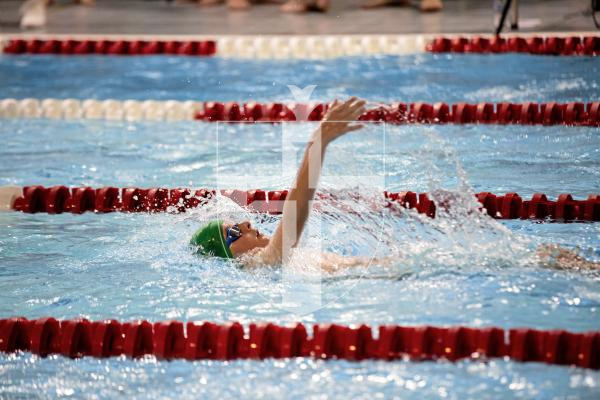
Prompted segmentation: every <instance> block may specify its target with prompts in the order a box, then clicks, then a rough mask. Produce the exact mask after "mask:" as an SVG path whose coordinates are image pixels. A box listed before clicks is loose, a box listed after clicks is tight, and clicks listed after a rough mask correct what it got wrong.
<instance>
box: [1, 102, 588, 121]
mask: <svg viewBox="0 0 600 400" xmlns="http://www.w3.org/2000/svg"><path fill="white" fill-rule="evenodd" d="M328 107H329V104H319V103H290V104H284V103H236V102H229V103H221V102H204V103H201V102H197V101H175V100H168V101H154V100H146V101H137V100H124V101H121V100H113V99H109V100H102V101H100V100H94V99H88V100H76V99H65V100H61V99H43V100H38V99H31V98H28V99H22V100H17V99H3V100H0V118H51V119H106V120H126V121H137V120H151V121H180V120H199V121H206V122H219V121H232V122H292V121H320V120H321V119H322V118H323V115H324V113H325V112H326V111H327V108H328ZM360 120H362V121H372V122H386V123H389V124H411V123H422V124H432V123H434V124H521V125H565V126H567V125H569V126H571V125H576V126H600V102H589V103H582V102H572V103H556V102H549V103H533V102H527V103H478V104H470V103H456V104H447V103H443V102H439V103H435V104H430V103H422V102H417V103H392V104H382V105H379V106H376V107H372V108H370V109H369V110H368V111H367V112H366V113H365V114H363V115H362V116H361V117H360Z"/></svg>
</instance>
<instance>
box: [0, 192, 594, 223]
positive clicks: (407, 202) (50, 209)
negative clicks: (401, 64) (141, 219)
mask: <svg viewBox="0 0 600 400" xmlns="http://www.w3.org/2000/svg"><path fill="white" fill-rule="evenodd" d="M215 194H216V192H215V190H210V189H197V190H196V189H186V188H179V189H168V188H150V189H142V188H133V187H129V188H116V187H102V188H97V189H94V188H91V187H74V188H71V189H69V188H68V187H66V186H53V187H48V188H46V187H44V186H39V185H38V186H25V187H23V188H20V187H14V186H13V187H11V186H8V187H0V203H4V204H5V206H4V208H5V209H12V210H15V211H21V212H24V213H38V212H46V213H49V214H60V213H63V212H70V213H74V214H81V213H84V212H88V211H89V212H96V213H107V212H116V211H120V212H152V213H156V212H173V213H179V212H185V211H186V210H188V209H193V208H196V207H200V206H202V205H204V204H206V203H207V202H209V201H210V200H211V199H213V198H214V197H215ZM221 195H223V196H225V197H228V198H230V199H231V200H233V201H234V202H235V203H236V204H238V205H240V206H242V207H245V208H246V209H247V210H249V211H252V212H258V213H270V214H280V213H281V212H282V210H283V203H284V201H285V199H286V197H287V195H288V191H287V190H272V191H264V190H260V189H254V190H238V189H235V190H221ZM383 195H384V198H385V199H386V204H387V206H388V207H394V206H399V207H403V208H407V209H415V210H417V212H419V213H421V214H425V215H427V216H429V217H432V218H434V217H435V215H436V211H437V209H438V207H442V208H443V207H448V206H447V205H445V204H443V202H440V204H436V203H435V202H434V201H433V200H432V199H431V198H430V196H429V195H428V194H427V193H415V192H398V193H389V192H384V193H383ZM343 196H346V197H347V195H343ZM317 197H318V198H319V199H321V200H325V201H330V202H331V203H332V204H335V203H336V202H337V200H339V199H340V197H338V195H337V194H336V193H317ZM475 197H476V198H477V200H478V201H479V202H480V203H481V206H482V210H484V211H485V212H486V213H487V214H488V215H489V216H491V217H492V218H497V219H519V218H520V219H548V220H553V221H564V222H567V221H600V195H599V194H590V195H589V196H588V198H587V199H585V200H576V199H574V198H573V196H572V195H570V194H568V193H564V194H561V195H559V196H558V198H557V199H556V200H555V201H553V200H549V199H548V196H546V195H545V194H543V193H536V194H534V195H533V196H532V198H531V199H530V200H524V199H523V198H522V197H521V196H519V195H518V194H517V193H514V192H511V193H506V194H505V195H495V194H493V193H489V192H481V193H477V194H475Z"/></svg>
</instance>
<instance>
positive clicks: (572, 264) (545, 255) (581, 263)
mask: <svg viewBox="0 0 600 400" xmlns="http://www.w3.org/2000/svg"><path fill="white" fill-rule="evenodd" d="M537 256H538V258H539V260H540V263H541V265H543V266H544V267H547V268H554V269H564V270H576V271H585V270H588V271H589V270H600V262H594V261H589V260H586V259H585V258H583V257H581V256H580V255H579V254H577V253H576V252H574V251H572V250H568V249H565V248H563V247H560V246H558V245H556V244H546V245H541V246H540V247H538V249H537Z"/></svg>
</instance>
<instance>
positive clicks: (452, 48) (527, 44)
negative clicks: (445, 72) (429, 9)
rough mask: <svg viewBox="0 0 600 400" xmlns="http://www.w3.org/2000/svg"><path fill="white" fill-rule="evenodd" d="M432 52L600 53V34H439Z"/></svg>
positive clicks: (590, 54)
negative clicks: (564, 35) (502, 35)
mask: <svg viewBox="0 0 600 400" xmlns="http://www.w3.org/2000/svg"><path fill="white" fill-rule="evenodd" d="M427 51H429V52H432V53H478V54H491V53H528V54H538V55H542V54H543V55H552V56H575V55H584V56H597V55H600V36H597V35H596V36H584V37H582V36H569V37H556V36H548V37H545V38H544V37H541V36H531V37H527V38H525V37H518V36H517V37H509V38H505V37H500V36H497V37H491V38H490V37H481V36H474V37H455V38H447V37H439V38H436V39H434V40H433V41H431V42H430V43H429V44H428V45H427Z"/></svg>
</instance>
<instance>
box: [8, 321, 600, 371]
mask: <svg viewBox="0 0 600 400" xmlns="http://www.w3.org/2000/svg"><path fill="white" fill-rule="evenodd" d="M377 331H378V335H377V338H375V337H374V336H373V329H372V328H371V327H370V326H368V325H364V324H363V325H359V326H356V327H348V326H342V325H337V324H317V325H314V326H313V332H312V335H309V334H308V332H307V329H306V327H305V326H304V325H302V324H300V323H298V324H295V325H293V326H279V325H275V324H272V323H253V324H250V326H249V327H248V329H245V328H244V327H243V326H242V325H241V324H239V323H236V322H232V323H225V324H216V323H212V322H188V323H187V324H184V323H183V322H180V321H172V320H170V321H162V322H156V323H151V322H148V321H145V320H137V321H131V322H125V323H121V322H119V321H116V320H105V321H94V322H91V321H88V320H87V319H83V318H79V319H74V320H63V321H58V320H56V319H54V318H39V319H36V320H27V319H25V318H22V317H17V318H9V319H3V320H0V351H2V352H5V353H12V352H15V351H18V350H21V351H28V352H31V353H33V354H37V355H40V356H42V357H46V356H48V355H51V354H61V355H63V356H65V357H71V358H77V357H84V356H88V357H98V358H105V357H115V356H121V355H125V356H127V357H131V358H138V357H142V356H144V355H154V356H156V358H158V359H165V360H170V359H186V360H202V359H210V360H234V359H255V360H262V359H266V358H291V357H313V358H316V359H344V360H350V361H360V360H366V359H375V360H385V361H393V360H400V359H405V358H409V359H410V360H414V361H417V360H437V359H445V360H449V361H456V360H460V359H465V358H471V359H474V360H477V359H479V360H487V359H490V358H502V357H507V358H509V359H511V360H512V361H517V362H532V361H533V362H544V363H548V364H559V365H571V366H578V367H581V368H591V369H598V368H600V332H586V333H572V332H568V331H564V330H549V331H544V330H537V329H530V328H519V329H510V330H503V329H500V328H496V327H489V328H470V327H463V326H457V327H435V326H420V327H413V326H397V325H383V326H379V327H378V329H377Z"/></svg>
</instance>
